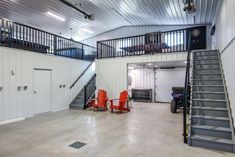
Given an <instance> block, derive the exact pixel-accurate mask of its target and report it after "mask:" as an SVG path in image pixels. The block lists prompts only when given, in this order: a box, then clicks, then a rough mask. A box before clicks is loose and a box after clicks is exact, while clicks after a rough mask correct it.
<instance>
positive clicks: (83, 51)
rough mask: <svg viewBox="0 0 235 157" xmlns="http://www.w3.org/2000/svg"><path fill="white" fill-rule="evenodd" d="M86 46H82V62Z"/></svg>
mask: <svg viewBox="0 0 235 157" xmlns="http://www.w3.org/2000/svg"><path fill="white" fill-rule="evenodd" d="M84 55H85V54H84V45H82V60H84Z"/></svg>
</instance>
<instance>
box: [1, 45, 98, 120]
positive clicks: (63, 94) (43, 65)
mask: <svg viewBox="0 0 235 157" xmlns="http://www.w3.org/2000/svg"><path fill="white" fill-rule="evenodd" d="M89 64H90V62H87V61H81V60H77V59H69V58H65V57H58V56H52V55H44V54H39V53H34V52H30V51H25V50H18V49H13V48H7V47H0V77H1V78H2V79H0V86H1V82H2V84H3V92H2V94H3V99H2V98H1V97H0V98H1V99H0V110H1V111H0V121H3V120H8V119H13V118H19V117H28V116H31V115H33V114H34V112H33V111H34V110H33V103H34V98H33V95H34V94H33V70H34V69H35V68H38V69H51V70H52V84H51V88H52V89H51V106H52V111H59V110H63V109H66V108H68V106H69V103H70V102H71V101H72V100H73V98H74V97H75V96H76V95H77V94H78V92H79V91H80V90H81V89H82V87H83V86H84V85H85V83H86V82H87V81H88V80H89V78H90V76H91V75H93V74H94V68H93V69H91V68H90V69H89V71H88V73H87V74H86V75H84V76H83V78H82V79H81V80H80V81H79V83H78V85H76V86H74V88H72V89H71V90H70V89H69V87H70V86H71V85H72V83H73V82H74V81H75V80H76V79H77V77H78V76H79V75H80V74H81V73H82V72H83V71H84V69H86V67H87V66H88V65H89ZM1 67H3V68H1ZM13 73H14V74H13ZM59 85H66V87H65V88H59ZM17 86H20V87H21V90H20V91H18V89H17ZM24 86H27V89H26V90H24V89H23V87H24Z"/></svg>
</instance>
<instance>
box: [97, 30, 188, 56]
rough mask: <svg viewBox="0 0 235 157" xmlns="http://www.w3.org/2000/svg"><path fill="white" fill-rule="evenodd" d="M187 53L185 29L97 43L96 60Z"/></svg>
mask: <svg viewBox="0 0 235 157" xmlns="http://www.w3.org/2000/svg"><path fill="white" fill-rule="evenodd" d="M179 51H187V29H180V30H173V31H167V32H155V33H148V34H144V35H138V36H131V37H124V38H117V39H111V40H103V41H98V42H97V58H98V59H99V58H113V57H125V56H136V55H146V54H155V53H164V52H166V53H169V52H179Z"/></svg>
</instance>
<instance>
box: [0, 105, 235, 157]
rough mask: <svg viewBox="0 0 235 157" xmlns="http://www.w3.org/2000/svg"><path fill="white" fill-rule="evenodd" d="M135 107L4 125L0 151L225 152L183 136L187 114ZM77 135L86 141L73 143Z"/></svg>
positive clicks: (212, 155)
mask: <svg viewBox="0 0 235 157" xmlns="http://www.w3.org/2000/svg"><path fill="white" fill-rule="evenodd" d="M132 106H133V108H132V110H131V112H130V113H123V114H116V113H114V114H111V113H110V112H92V111H90V110H86V111H78V110H65V111H61V112H56V113H49V114H44V115H41V116H36V117H33V118H30V119H27V120H24V121H21V122H16V123H12V124H7V125H2V126H0V157H72V156H77V157H126V156H128V157H131V156H133V157H189V156H191V157H223V156H228V157H229V156H231V157H232V156H233V157H234V154H230V153H225V152H220V151H214V150H208V149H202V148H197V147H189V146H188V145H186V144H183V142H182V114H181V113H177V114H171V113H170V110H169V104H148V103H134V104H133V105H132ZM75 141H81V142H85V143H87V145H85V146H84V147H82V148H80V149H74V148H70V147H69V145H70V144H71V143H73V142H75Z"/></svg>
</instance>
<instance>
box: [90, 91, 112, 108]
mask: <svg viewBox="0 0 235 157" xmlns="http://www.w3.org/2000/svg"><path fill="white" fill-rule="evenodd" d="M107 101H108V98H107V93H106V91H105V90H102V89H100V90H99V91H98V97H97V98H95V99H92V100H91V103H90V104H91V106H93V110H94V111H96V110H98V109H100V108H101V109H103V110H104V111H107Z"/></svg>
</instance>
